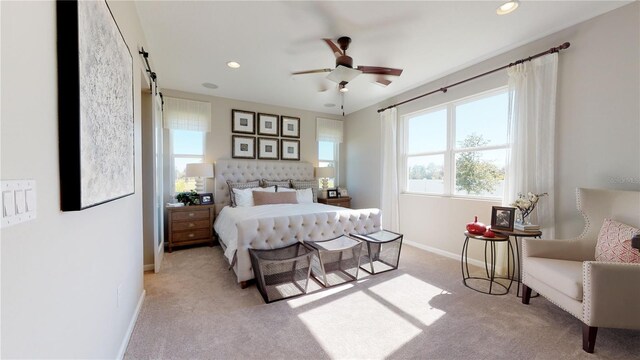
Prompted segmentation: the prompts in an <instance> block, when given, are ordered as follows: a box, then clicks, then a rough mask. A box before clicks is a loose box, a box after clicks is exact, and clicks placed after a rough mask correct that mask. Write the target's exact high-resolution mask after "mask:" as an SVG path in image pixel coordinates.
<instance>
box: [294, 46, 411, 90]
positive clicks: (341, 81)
mask: <svg viewBox="0 0 640 360" xmlns="http://www.w3.org/2000/svg"><path fill="white" fill-rule="evenodd" d="M322 40H324V42H325V43H326V44H327V45H328V46H329V48H330V49H331V51H333V54H334V55H335V57H336V67H335V69H326V68H325V69H317V70H305V71H298V72H294V73H292V75H303V74H314V73H325V72H328V73H329V75H327V79H329V80H331V81H333V82H335V83H337V84H338V90H339V91H340V92H341V93H345V92H347V91H349V89H348V88H347V87H346V85H347V84H348V83H349V82H350V81H352V80H353V79H355V78H356V77H357V76H358V75H361V74H374V75H380V76H379V77H378V78H377V79H376V83H377V84H378V85H381V86H387V85H389V84H391V80H389V79H386V78H384V77H383V76H400V74H402V69H394V68H387V67H381V66H362V65H360V66H357V67H356V68H354V67H353V58H352V57H351V56H349V55H347V49H348V48H349V44H351V38H350V37H348V36H342V37H340V38H338V40H337V42H338V45H336V44H335V43H334V42H333V41H332V40H331V39H322Z"/></svg>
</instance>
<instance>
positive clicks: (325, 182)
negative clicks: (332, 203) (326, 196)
mask: <svg viewBox="0 0 640 360" xmlns="http://www.w3.org/2000/svg"><path fill="white" fill-rule="evenodd" d="M334 176H336V169H335V168H334V167H331V166H327V167H317V168H316V177H317V178H319V179H322V190H327V189H328V188H329V178H332V177H334Z"/></svg>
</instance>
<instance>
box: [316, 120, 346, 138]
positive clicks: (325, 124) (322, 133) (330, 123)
mask: <svg viewBox="0 0 640 360" xmlns="http://www.w3.org/2000/svg"><path fill="white" fill-rule="evenodd" d="M342 124H343V123H342V121H340V120H332V119H323V118H316V140H317V141H331V142H333V143H338V144H341V143H342V131H343V126H342Z"/></svg>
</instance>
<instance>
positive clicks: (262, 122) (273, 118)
mask: <svg viewBox="0 0 640 360" xmlns="http://www.w3.org/2000/svg"><path fill="white" fill-rule="evenodd" d="M258 135H266V136H278V135H280V132H279V128H278V115H271V114H263V113H258Z"/></svg>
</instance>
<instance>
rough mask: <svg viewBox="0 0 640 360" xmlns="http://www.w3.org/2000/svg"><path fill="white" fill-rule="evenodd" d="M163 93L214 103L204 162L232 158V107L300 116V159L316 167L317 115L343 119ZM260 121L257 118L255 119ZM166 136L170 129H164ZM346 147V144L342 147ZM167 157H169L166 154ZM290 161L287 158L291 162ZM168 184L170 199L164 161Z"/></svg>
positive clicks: (211, 186) (166, 148)
mask: <svg viewBox="0 0 640 360" xmlns="http://www.w3.org/2000/svg"><path fill="white" fill-rule="evenodd" d="M162 94H163V95H164V96H169V97H176V98H181V99H190V100H198V101H207V102H210V103H211V122H212V124H211V132H210V133H209V134H208V135H207V142H206V149H205V161H209V162H215V161H216V160H217V159H231V135H232V133H231V110H232V109H238V110H246V111H253V112H255V113H256V114H257V113H259V112H262V113H267V114H276V115H288V116H293V117H299V118H300V161H307V162H310V163H312V164H314V166H317V164H318V143H317V141H316V118H317V117H322V118H326V119H335V120H342V119H341V117H339V116H335V115H331V114H326V113H318V112H312V111H307V110H299V109H292V108H287V107H281V106H274V105H268V104H260V103H254V102H249V101H241V100H233V99H227V98H221V97H216V96H207V95H201V94H194V93H186V92H181V91H176V90H170V89H163V90H162ZM256 122H257V118H256ZM165 136H166V139H168V132H167V131H165ZM342 148H344V146H342ZM165 153H166V154H168V153H169V141H165ZM342 153H343V151H341V162H340V164H341V170H340V173H341V179H340V182H341V183H342V184H345V183H346V180H345V176H344V173H345V170H344V166H345V165H344V163H345V161H343V160H344V156H343V154H342ZM166 158H167V157H166ZM288 161H289V160H287V162H288ZM165 174H166V175H165V184H166V185H167V191H166V193H165V197H166V198H167V201H169V200H170V199H168V186H171V183H170V179H169V163H168V162H167V163H165ZM207 189H213V180H209V182H208V183H207Z"/></svg>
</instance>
